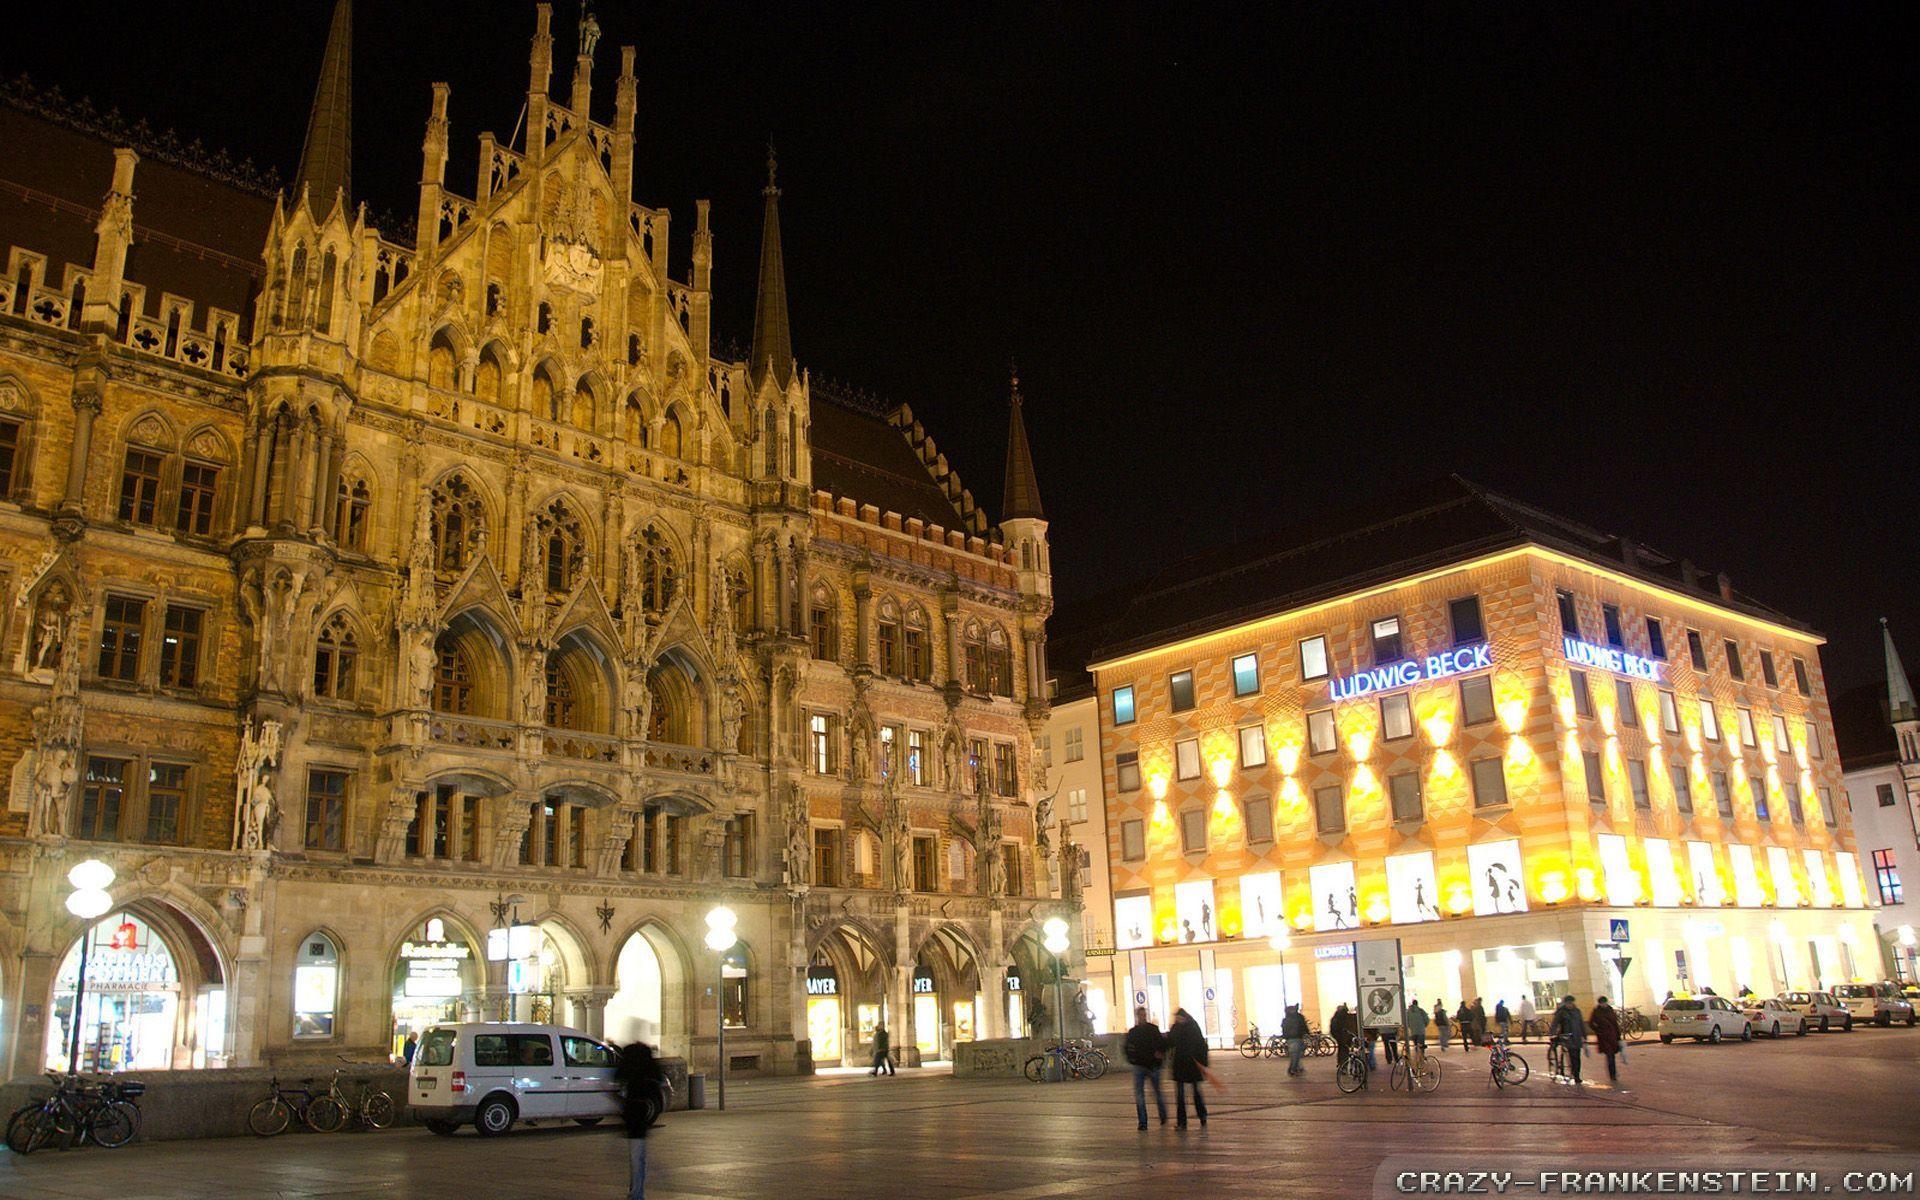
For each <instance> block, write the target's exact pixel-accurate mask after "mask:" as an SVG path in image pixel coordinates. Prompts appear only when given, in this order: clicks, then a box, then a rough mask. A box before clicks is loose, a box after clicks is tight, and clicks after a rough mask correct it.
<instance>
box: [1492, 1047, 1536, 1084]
mask: <svg viewBox="0 0 1920 1200" xmlns="http://www.w3.org/2000/svg"><path fill="white" fill-rule="evenodd" d="M1532 1073H1533V1072H1532V1071H1530V1070H1529V1069H1528V1067H1527V1060H1526V1059H1524V1058H1522V1057H1520V1056H1519V1055H1518V1054H1515V1053H1513V1052H1512V1051H1508V1053H1507V1056H1506V1058H1505V1059H1503V1060H1502V1061H1501V1063H1500V1065H1499V1066H1498V1067H1496V1068H1495V1069H1494V1072H1493V1081H1494V1083H1496V1084H1498V1085H1499V1086H1501V1087H1506V1086H1507V1085H1508V1084H1510V1083H1525V1082H1526V1081H1527V1076H1529V1075H1531V1074H1532Z"/></svg>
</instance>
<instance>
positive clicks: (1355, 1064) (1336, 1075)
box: [1333, 1044, 1368, 1096]
mask: <svg viewBox="0 0 1920 1200" xmlns="http://www.w3.org/2000/svg"><path fill="white" fill-rule="evenodd" d="M1345 1053H1346V1056H1347V1057H1346V1058H1345V1059H1344V1060H1342V1061H1341V1063H1340V1065H1339V1066H1337V1067H1335V1068H1334V1069H1333V1082H1334V1085H1335V1086H1337V1087H1338V1088H1339V1089H1340V1090H1341V1091H1343V1092H1345V1093H1346V1094H1347V1095H1349V1096H1351V1095H1353V1094H1354V1093H1355V1092H1358V1091H1364V1090H1365V1089H1366V1086H1367V1075H1368V1070H1367V1052H1366V1049H1365V1048H1364V1047H1362V1046H1360V1045H1357V1044H1356V1045H1354V1046H1353V1047H1352V1048H1351V1049H1348V1050H1346V1051H1345Z"/></svg>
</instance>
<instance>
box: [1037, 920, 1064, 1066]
mask: <svg viewBox="0 0 1920 1200" xmlns="http://www.w3.org/2000/svg"><path fill="white" fill-rule="evenodd" d="M1040 930H1041V932H1042V933H1045V934H1046V935H1047V936H1046V940H1045V941H1044V942H1042V943H1041V945H1043V946H1045V947H1046V949H1047V953H1048V954H1051V955H1053V1014H1054V1023H1055V1027H1056V1028H1057V1029H1058V1030H1059V1033H1060V1048H1061V1049H1062V1050H1065V1049H1066V1046H1067V1002H1066V999H1065V987H1066V975H1067V970H1066V965H1065V964H1064V963H1063V962H1062V961H1061V957H1060V956H1061V955H1063V954H1065V953H1066V952H1067V946H1068V941H1067V923H1066V921H1065V920H1063V919H1061V918H1060V917H1048V918H1047V923H1046V924H1045V925H1042V926H1041V927H1040ZM1058 1061H1059V1060H1058V1059H1056V1060H1055V1062H1058ZM1056 1069H1057V1068H1056ZM1061 1078H1062V1079H1064V1078H1066V1076H1065V1075H1062V1076H1061Z"/></svg>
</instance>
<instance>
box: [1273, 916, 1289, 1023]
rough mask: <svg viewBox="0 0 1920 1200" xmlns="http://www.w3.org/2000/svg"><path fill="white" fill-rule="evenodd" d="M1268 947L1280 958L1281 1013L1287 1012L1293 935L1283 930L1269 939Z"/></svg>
mask: <svg viewBox="0 0 1920 1200" xmlns="http://www.w3.org/2000/svg"><path fill="white" fill-rule="evenodd" d="M1267 945H1269V946H1272V947H1273V952H1274V954H1276V955H1278V956H1279V958H1280V1011H1281V1012H1282V1013H1284V1012H1286V1011H1287V947H1288V946H1291V945H1293V935H1292V934H1290V933H1288V932H1287V931H1286V930H1284V929H1282V930H1279V931H1278V932H1276V933H1275V934H1274V935H1273V936H1272V937H1270V938H1268V939H1267Z"/></svg>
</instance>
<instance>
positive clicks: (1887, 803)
mask: <svg viewBox="0 0 1920 1200" xmlns="http://www.w3.org/2000/svg"><path fill="white" fill-rule="evenodd" d="M1873 794H1874V798H1875V799H1876V800H1878V801H1880V807H1881V808H1892V807H1893V805H1894V801H1895V797H1894V794H1893V785H1892V784H1890V783H1883V784H1881V785H1880V786H1879V787H1877V788H1875V789H1874V792H1873Z"/></svg>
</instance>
